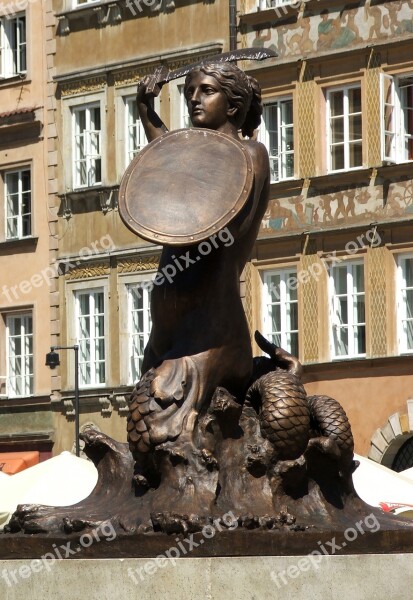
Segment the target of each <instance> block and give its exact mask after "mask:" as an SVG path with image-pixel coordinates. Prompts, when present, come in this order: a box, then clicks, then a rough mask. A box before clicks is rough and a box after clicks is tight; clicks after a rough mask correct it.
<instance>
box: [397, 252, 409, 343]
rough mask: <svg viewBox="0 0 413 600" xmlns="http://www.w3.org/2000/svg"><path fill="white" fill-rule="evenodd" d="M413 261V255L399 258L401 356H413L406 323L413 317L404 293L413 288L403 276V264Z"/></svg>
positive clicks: (399, 337)
mask: <svg viewBox="0 0 413 600" xmlns="http://www.w3.org/2000/svg"><path fill="white" fill-rule="evenodd" d="M407 260H413V253H406V254H400V255H398V256H397V275H396V283H397V311H396V317H397V346H398V352H399V354H413V348H411V349H410V348H408V345H407V332H406V331H405V327H404V322H405V321H407V320H408V321H411V322H413V316H412V317H408V316H407V310H406V308H407V301H405V299H404V292H405V291H407V290H410V289H411V290H413V286H406V277H405V274H403V267H402V262H405V261H407Z"/></svg>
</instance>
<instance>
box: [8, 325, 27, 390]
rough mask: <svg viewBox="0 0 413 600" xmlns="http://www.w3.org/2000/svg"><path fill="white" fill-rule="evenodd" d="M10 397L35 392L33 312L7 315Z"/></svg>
mask: <svg viewBox="0 0 413 600" xmlns="http://www.w3.org/2000/svg"><path fill="white" fill-rule="evenodd" d="M6 338H7V343H6V346H7V384H6V389H7V391H6V393H7V396H8V397H9V398H17V397H21V396H31V395H32V394H33V318H32V315H31V313H21V314H16V315H7V316H6Z"/></svg>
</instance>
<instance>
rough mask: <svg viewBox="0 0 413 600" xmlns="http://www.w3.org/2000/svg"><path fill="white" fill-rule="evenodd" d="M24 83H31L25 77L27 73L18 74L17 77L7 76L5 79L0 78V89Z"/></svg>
mask: <svg viewBox="0 0 413 600" xmlns="http://www.w3.org/2000/svg"><path fill="white" fill-rule="evenodd" d="M22 81H24V83H25V84H27V83H31V79H29V78H28V77H27V73H18V74H17V75H8V76H6V77H0V88H2V87H7V86H9V85H18V84H21V83H22Z"/></svg>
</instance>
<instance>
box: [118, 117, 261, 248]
mask: <svg viewBox="0 0 413 600" xmlns="http://www.w3.org/2000/svg"><path fill="white" fill-rule="evenodd" d="M189 131H191V132H195V133H196V134H204V133H205V132H206V133H207V134H209V135H215V136H218V137H221V138H224V139H226V140H227V141H228V142H230V143H232V144H233V145H235V146H236V147H237V148H238V149H239V150H241V152H242V154H243V156H244V159H245V164H246V169H245V179H244V184H243V186H242V188H243V189H242V192H241V194H240V196H239V197H238V199H237V200H236V202H234V204H233V207H232V209H231V211H230V212H227V213H226V214H225V215H224V216H223V217H221V218H219V219H218V220H216V221H215V222H214V223H212V224H211V225H209V226H208V227H205V228H204V229H202V230H200V231H198V232H195V233H194V234H193V235H189V234H185V235H182V234H176V235H175V234H165V233H162V232H161V231H156V230H154V229H150V228H149V227H146V226H145V225H143V224H142V223H139V222H138V221H136V219H135V218H134V217H133V216H132V215H131V213H130V210H129V206H128V204H129V202H128V184H129V182H130V178H131V175H132V172H133V171H134V169H135V168H136V166H137V165H138V164H139V163H140V162H141V161H142V160H143V157H144V156H145V155H146V154H147V153H148V152H149V151H151V150H152V149H153V148H154V147H155V146H156V145H157V144H160V143H161V142H162V141H163V140H164V139H165V138H166V137H173V136H178V135H182V134H184V133H188V132H189ZM253 180H254V172H253V163H252V158H251V155H250V153H249V152H248V150H247V149H246V148H245V147H244V145H243V144H242V143H241V141H240V140H237V139H235V138H233V137H231V136H229V135H227V134H226V133H223V132H221V131H215V130H214V129H205V128H203V127H190V128H183V129H176V130H174V131H168V132H166V133H164V134H163V135H161V136H159V137H158V138H156V139H154V140H152V142H150V143H149V144H147V145H146V146H145V147H144V148H143V149H142V150H141V151H140V152H139V154H137V155H136V156H135V157H134V158H133V159H132V161H131V163H130V164H129V166H128V167H127V169H126V171H125V173H124V174H123V177H122V180H121V182H120V186H119V215H120V217H121V219H122V221H123V223H124V224H125V225H126V227H127V228H128V229H129V230H130V231H132V233H134V234H135V235H138V236H139V237H141V238H143V239H145V240H147V241H150V242H153V243H155V244H160V243H161V244H164V245H168V246H182V245H191V244H195V243H197V242H201V241H203V240H206V239H208V238H209V237H210V236H211V235H213V234H214V233H217V232H218V231H220V230H221V229H222V228H223V227H225V226H226V225H228V224H229V223H230V222H231V221H232V220H233V219H234V218H235V217H236V216H237V215H238V214H239V213H240V211H241V210H242V208H243V207H244V206H245V203H246V202H247V200H248V198H249V196H250V193H251V190H252V184H253Z"/></svg>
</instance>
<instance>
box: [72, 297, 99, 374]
mask: <svg viewBox="0 0 413 600" xmlns="http://www.w3.org/2000/svg"><path fill="white" fill-rule="evenodd" d="M75 315H76V316H75V320H76V337H77V343H78V344H79V371H80V373H79V383H80V385H82V386H93V385H102V384H104V383H105V315H104V292H103V290H101V289H95V290H85V291H83V290H82V291H78V292H75Z"/></svg>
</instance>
